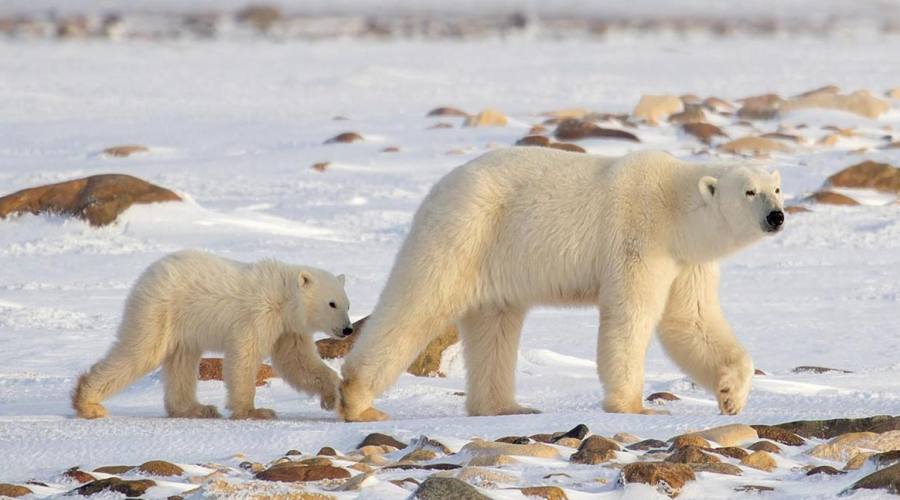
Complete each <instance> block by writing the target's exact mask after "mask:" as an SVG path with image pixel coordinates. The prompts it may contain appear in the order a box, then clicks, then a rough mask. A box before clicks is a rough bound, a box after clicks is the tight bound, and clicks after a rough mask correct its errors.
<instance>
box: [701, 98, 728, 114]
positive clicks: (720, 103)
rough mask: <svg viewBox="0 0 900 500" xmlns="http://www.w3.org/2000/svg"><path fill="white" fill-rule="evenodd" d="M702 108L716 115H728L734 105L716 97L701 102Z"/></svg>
mask: <svg viewBox="0 0 900 500" xmlns="http://www.w3.org/2000/svg"><path fill="white" fill-rule="evenodd" d="M703 107H704V108H706V109H708V110H710V111H715V112H716V113H730V112H732V111H734V105H733V104H731V103H730V102H728V101H726V100H724V99H719V98H718V97H707V98H706V99H704V100H703Z"/></svg>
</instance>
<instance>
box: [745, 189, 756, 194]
mask: <svg viewBox="0 0 900 500" xmlns="http://www.w3.org/2000/svg"><path fill="white" fill-rule="evenodd" d="M744 194H746V195H747V196H756V191H754V190H752V189H751V190H750V191H747V192H746V193H744Z"/></svg>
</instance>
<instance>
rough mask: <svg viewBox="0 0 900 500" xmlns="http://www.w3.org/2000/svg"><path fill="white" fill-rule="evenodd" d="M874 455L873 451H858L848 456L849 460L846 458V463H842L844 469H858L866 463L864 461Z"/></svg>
mask: <svg viewBox="0 0 900 500" xmlns="http://www.w3.org/2000/svg"><path fill="white" fill-rule="evenodd" d="M873 455H875V453H874V452H869V451H863V452H859V453H857V454H856V455H853V456H852V457H850V460H847V463H846V464H844V470H858V469H861V468H862V466H863V465H865V464H866V461H867V460H869V458H870V457H872V456H873Z"/></svg>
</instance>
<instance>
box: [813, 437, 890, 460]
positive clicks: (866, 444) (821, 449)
mask: <svg viewBox="0 0 900 500" xmlns="http://www.w3.org/2000/svg"><path fill="white" fill-rule="evenodd" d="M862 450H875V451H892V450H900V431H888V432H884V433H880V434H878V433H875V432H849V433H847V434H842V435H840V436H838V437H836V438H833V439H831V440H830V441H828V442H827V443H824V444H820V445H818V446H816V447H815V448H813V449H812V450H810V452H809V454H810V455H811V456H814V457H816V458H823V459H825V460H836V461H841V462H845V461H847V460H848V459H849V458H850V457H851V456H853V455H855V454H856V453H859V452H860V451H862Z"/></svg>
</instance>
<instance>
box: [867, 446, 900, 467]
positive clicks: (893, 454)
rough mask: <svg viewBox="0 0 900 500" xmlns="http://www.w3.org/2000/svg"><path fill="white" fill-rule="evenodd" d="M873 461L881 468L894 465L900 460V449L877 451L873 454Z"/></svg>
mask: <svg viewBox="0 0 900 500" xmlns="http://www.w3.org/2000/svg"><path fill="white" fill-rule="evenodd" d="M872 462H874V463H875V467H877V468H879V469H880V468H882V467H888V466H891V465H894V464H895V463H897V462H900V449H898V450H891V451H885V452H882V453H876V454H874V455H872Z"/></svg>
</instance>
